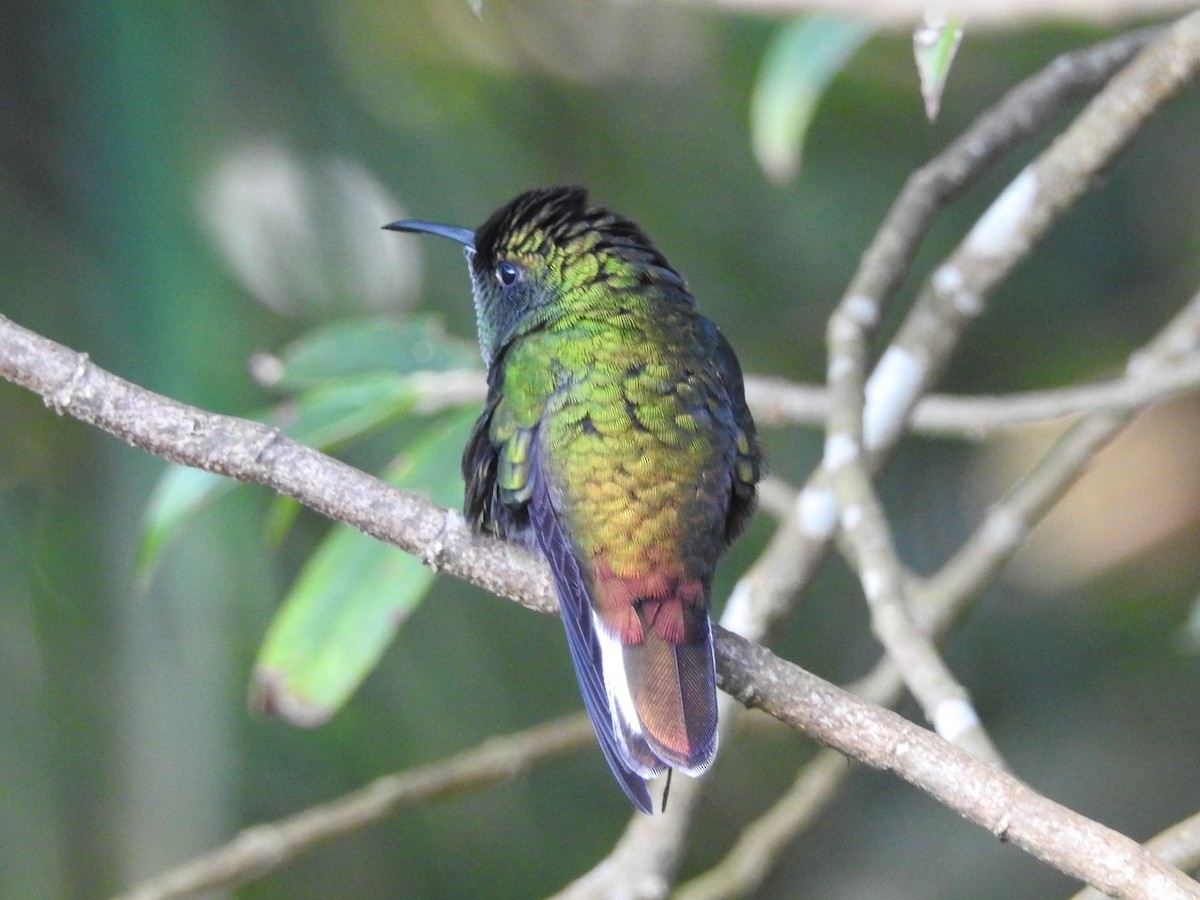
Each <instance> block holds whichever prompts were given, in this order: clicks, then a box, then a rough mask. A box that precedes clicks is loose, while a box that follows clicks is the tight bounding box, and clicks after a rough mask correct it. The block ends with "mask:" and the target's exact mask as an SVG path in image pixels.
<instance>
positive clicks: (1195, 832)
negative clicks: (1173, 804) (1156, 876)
mask: <svg viewBox="0 0 1200 900" xmlns="http://www.w3.org/2000/svg"><path fill="white" fill-rule="evenodd" d="M1145 847H1146V849H1147V850H1149V851H1150V852H1151V853H1153V854H1154V855H1155V856H1157V857H1158V858H1159V859H1161V860H1162V861H1163V862H1165V863H1167V864H1169V865H1172V866H1178V867H1179V868H1180V869H1182V870H1183V871H1185V872H1191V871H1193V870H1194V869H1197V868H1200V813H1196V814H1195V815H1194V816H1189V817H1188V818H1186V819H1184V820H1183V821H1182V822H1176V823H1175V824H1174V825H1172V826H1171V827H1170V828H1168V829H1167V830H1166V831H1164V832H1162V833H1160V834H1157V835H1155V836H1154V837H1152V838H1151V839H1150V840H1148V841H1147V842H1146V844H1145ZM1071 900H1104V895H1103V894H1101V893H1100V892H1099V891H1097V890H1095V889H1094V888H1084V889H1083V890H1082V891H1080V892H1079V893H1078V894H1076V895H1075V896H1074V897H1072V898H1071Z"/></svg>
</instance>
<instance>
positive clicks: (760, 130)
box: [750, 14, 871, 182]
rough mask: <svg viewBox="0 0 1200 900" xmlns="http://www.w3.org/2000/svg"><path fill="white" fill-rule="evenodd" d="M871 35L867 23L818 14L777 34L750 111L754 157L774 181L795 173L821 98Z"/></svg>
mask: <svg viewBox="0 0 1200 900" xmlns="http://www.w3.org/2000/svg"><path fill="white" fill-rule="evenodd" d="M870 35H871V29H870V28H869V27H867V26H866V25H863V24H861V23H858V22H848V21H845V20H842V19H835V18H831V17H830V16H825V15H820V14H817V15H810V16H804V17H803V18H800V19H797V20H795V21H794V22H792V23H790V24H788V25H785V26H784V27H783V28H781V29H780V30H779V32H778V33H777V34H776V35H775V38H774V39H773V40H772V42H771V45H770V47H768V48H767V52H766V56H765V57H764V58H763V63H762V68H761V69H760V70H759V73H758V81H757V83H756V84H755V86H754V97H753V99H752V101H751V109H750V133H751V139H752V140H753V142H754V156H755V158H756V159H757V160H758V164H759V166H761V167H762V169H763V171H764V172H766V174H767V177H768V178H770V179H771V180H772V181H777V182H787V181H791V180H792V179H794V178H795V177H796V175H797V173H799V171H800V157H801V152H802V149H803V145H804V137H805V134H806V133H807V132H808V126H809V123H810V122H811V121H812V118H813V115H814V114H815V113H816V109H817V104H818V102H819V101H820V99H821V95H822V94H823V93H824V91H825V88H826V87H827V86H828V84H829V82H830V81H831V80H832V79H833V76H834V75H836V74H837V73H838V72H839V71H840V70H841V68H842V66H844V65H845V64H846V61H847V60H849V59H850V57H851V56H853V55H854V53H855V51H857V50H858V48H859V47H861V46H862V44H863V42H864V41H865V40H866V39H867V38H868V37H870Z"/></svg>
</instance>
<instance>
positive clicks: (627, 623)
mask: <svg viewBox="0 0 1200 900" xmlns="http://www.w3.org/2000/svg"><path fill="white" fill-rule="evenodd" d="M384 227H386V228H390V229H392V230H394V231H411V232H424V233H428V234H437V235H442V236H443V237H448V238H450V239H452V240H455V241H457V242H459V243H460V244H463V245H465V246H466V256H467V262H468V266H469V269H470V273H471V285H472V289H473V293H474V298H475V314H476V320H477V324H478V328H479V347H480V350H481V351H482V354H483V361H484V363H485V364H486V365H487V370H488V373H487V383H488V394H487V401H486V403H485V406H484V409H483V413H482V414H481V415H480V417H479V420H478V422H476V423H475V427H474V430H473V431H472V433H471V438H470V440H469V441H468V443H467V447H466V450H465V451H464V453H463V460H462V470H463V477H464V479H465V480H466V518H467V520H468V521H469V522H470V523H471V524H472V525H473V526H474V527H476V528H478V529H480V530H485V531H490V532H492V533H495V534H497V535H499V536H501V537H503V538H507V539H509V540H514V541H519V542H521V543H523V544H525V545H527V546H529V547H531V548H535V549H536V550H538V551H540V552H541V554H542V555H543V556H544V557H545V558H546V560H547V561H548V562H549V564H550V570H551V572H552V574H553V579H554V585H555V588H556V591H557V594H558V601H559V606H560V607H561V609H562V618H563V623H564V625H565V626H566V631H567V643H568V645H569V646H570V650H571V658H572V661H573V662H574V664H575V674H576V676H577V677H578V679H579V687H580V690H581V692H582V693H583V699H584V703H585V705H586V706H587V710H588V713H589V714H590V716H591V719H592V725H593V726H594V727H595V730H596V737H597V738H598V739H599V742H600V747H601V749H602V750H603V751H604V756H605V758H606V759H607V760H608V764H609V766H610V767H611V768H612V770H613V774H614V775H616V777H617V780H618V782H619V783H620V784H621V787H622V788H623V789H624V791H625V793H626V794H627V795H628V796H629V799H630V800H632V801H633V803H634V804H635V805H636V806H637V807H638V809H640V810H642V811H643V812H647V813H649V812H651V811H652V806H651V802H650V793H649V791H648V790H647V787H646V779H648V778H651V777H654V776H655V775H658V774H660V773H661V772H663V770H664V769H667V768H671V769H679V770H680V771H683V772H685V773H687V774H689V775H696V774H699V773H700V772H701V771H703V770H704V769H705V768H706V767H707V766H708V765H709V764H711V763H712V761H713V758H714V756H715V755H716V752H717V694H716V670H715V665H714V658H713V639H712V631H711V628H710V626H709V617H708V611H709V604H710V598H711V594H712V580H713V571H714V568H715V566H716V561H717V557H718V556H720V555H721V553H722V552H723V551H724V550H725V549H726V548H727V547H728V546H729V544H730V542H731V541H732V540H733V539H734V538H735V537H736V536H737V535H738V533H739V532H740V531H741V530H742V527H743V525H744V524H745V522H746V520H747V519H748V518H749V516H750V514H751V513H752V512H753V510H754V505H755V485H756V483H757V482H758V480H759V477H760V474H761V471H762V453H761V450H760V448H759V445H758V440H757V438H756V436H755V429H754V420H753V419H752V418H751V416H750V411H749V409H747V407H746V399H745V392H744V389H743V387H742V372H741V367H740V366H739V365H738V360H737V357H736V356H735V355H734V352H733V350H732V348H731V347H730V346H729V344H728V342H727V341H726V340H725V338H724V337H723V336H722V335H721V333H720V332H719V331H718V330H717V328H716V326H715V325H713V323H712V322H710V321H709V320H708V319H706V318H705V317H704V316H702V315H700V313H699V312H698V311H697V310H696V301H695V300H694V299H693V297H692V295H691V294H690V293H689V292H688V289H687V286H686V285H685V284H684V280H683V278H682V276H680V274H679V273H678V272H676V271H675V270H674V269H673V268H672V267H671V265H670V264H669V263H668V262H667V260H666V259H665V258H664V257H663V255H662V254H661V253H659V252H658V251H657V250H656V249H654V247H653V245H652V244H651V243H650V240H649V239H648V238H647V237H646V235H645V234H643V233H642V230H641V229H640V228H638V226H637V225H635V224H634V223H633V222H630V221H629V220H628V219H624V218H621V217H620V216H617V215H615V214H613V213H611V212H609V211H608V210H605V209H602V208H600V207H596V206H589V205H588V202H587V194H586V192H585V191H583V190H582V189H580V188H551V189H547V190H537V191H529V192H528V193H524V194H521V195H520V196H519V197H517V198H516V199H515V200H513V201H511V202H510V203H508V204H507V205H505V206H503V207H501V208H500V209H499V210H497V211H496V212H495V213H494V214H493V215H492V216H491V218H489V219H488V220H487V221H486V222H485V223H484V224H483V225H482V226H481V227H480V228H479V229H478V230H477V231H474V232H472V231H470V230H468V229H466V228H456V227H453V226H449V225H438V224H434V223H430V222H413V221H401V222H393V223H392V224H390V225H386V226H384Z"/></svg>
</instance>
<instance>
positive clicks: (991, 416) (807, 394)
mask: <svg viewBox="0 0 1200 900" xmlns="http://www.w3.org/2000/svg"><path fill="white" fill-rule="evenodd" d="M1197 388H1200V360H1191V361H1188V362H1183V363H1180V364H1179V365H1178V366H1175V367H1173V368H1170V369H1166V370H1163V371H1162V372H1160V373H1158V374H1157V375H1156V376H1155V377H1154V378H1147V379H1145V380H1141V379H1139V380H1137V381H1131V380H1130V379H1128V378H1125V377H1121V378H1112V379H1109V380H1108V381H1098V382H1095V383H1093V384H1080V385H1071V386H1070V387H1062V388H1050V389H1047V390H1042V391H1019V392H1015V393H1012V394H997V395H990V396H989V395H980V394H973V395H971V396H960V395H954V394H927V395H925V396H924V397H922V398H921V399H920V400H918V401H917V405H916V407H915V408H914V409H913V412H912V420H911V421H910V423H909V431H911V432H912V433H913V434H924V435H930V436H939V437H952V438H960V439H964V440H968V441H981V440H985V439H986V438H989V437H991V436H992V435H994V434H995V433H996V432H998V431H1003V430H1005V429H1009V428H1019V427H1022V426H1025V425H1032V424H1035V423H1039V422H1052V421H1054V420H1057V419H1070V418H1075V417H1078V416H1083V415H1087V414H1088V413H1091V412H1100V411H1103V410H1111V409H1136V408H1140V407H1143V406H1145V405H1146V403H1147V401H1148V400H1150V399H1153V400H1162V399H1165V398H1167V397H1171V396H1174V395H1176V394H1183V393H1187V392H1189V391H1194V390H1196V389H1197ZM746 400H747V402H748V403H749V404H750V407H751V409H752V410H753V411H754V421H755V422H756V423H757V424H758V425H759V426H760V427H772V426H782V425H817V426H824V425H825V423H826V422H827V421H828V419H829V410H830V408H831V407H832V403H831V401H830V397H829V392H828V390H826V389H825V387H824V386H818V385H808V384H796V383H795V382H791V381H788V380H786V379H784V378H773V377H765V376H754V375H750V376H747V377H746Z"/></svg>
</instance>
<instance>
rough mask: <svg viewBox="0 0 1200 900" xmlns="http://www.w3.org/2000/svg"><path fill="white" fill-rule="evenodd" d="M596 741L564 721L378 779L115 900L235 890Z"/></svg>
mask: <svg viewBox="0 0 1200 900" xmlns="http://www.w3.org/2000/svg"><path fill="white" fill-rule="evenodd" d="M592 740H593V732H592V725H591V722H590V721H589V720H588V718H587V716H586V715H584V714H583V713H578V714H576V715H571V716H564V717H563V718H561V719H556V720H554V721H552V722H546V723H545V724H542V725H535V726H534V727H533V728H528V729H526V730H525V731H520V732H517V733H516V734H510V735H505V736H504V737H493V738H488V739H487V740H486V741H484V742H483V743H482V744H480V745H479V746H478V747H475V748H473V749H471V750H468V751H466V752H464V753H459V754H458V755H456V756H451V757H450V758H448V759H444V760H441V761H440V762H436V763H433V764H431V765H427V766H421V767H419V768H416V769H410V770H408V771H405V772H398V773H396V774H394V775H385V776H384V777H382V778H377V779H375V780H374V781H372V782H371V783H370V784H368V785H365V786H364V787H361V788H359V789H358V790H356V791H353V792H352V793H349V794H346V795H345V796H343V797H339V798H338V799H337V800H332V801H330V802H329V803H322V804H321V805H319V806H313V807H310V808H309V809H306V810H304V811H303V812H301V813H298V814H296V815H294V816H289V817H288V818H286V819H280V820H279V821H277V822H269V823H264V824H261V825H255V826H253V827H251V828H247V829H245V830H244V831H242V833H241V834H239V835H238V836H237V837H235V838H234V839H233V840H232V841H230V842H229V843H228V844H226V845H225V846H223V847H218V848H217V849H215V850H212V851H210V852H208V853H203V854H201V855H200V856H197V857H195V858H194V859H191V860H189V861H188V862H186V863H184V864H183V865H182V866H180V867H179V868H177V869H172V870H171V871H169V872H164V873H163V874H162V875H158V876H156V877H155V878H152V879H150V880H149V881H146V882H143V883H142V884H140V885H138V886H137V887H134V888H132V889H131V890H130V891H128V892H127V893H124V894H121V895H120V896H119V897H117V898H114V900H169V898H173V897H187V896H190V895H192V894H197V893H200V892H201V891H210V890H215V889H217V888H232V887H237V886H238V885H239V884H245V883H246V882H247V881H253V880H254V879H256V878H261V877H262V876H264V875H266V874H267V873H269V872H273V871H275V870H276V869H279V868H282V867H283V866H284V865H286V864H287V863H289V862H291V861H292V860H293V859H295V858H296V857H298V856H300V855H302V854H304V853H307V852H309V851H311V850H314V849H316V848H317V847H319V846H321V845H322V844H326V843H329V842H330V841H333V840H337V839H338V838H341V837H346V836H347V835H350V834H353V833H355V832H357V831H361V830H362V829H363V828H366V827H367V826H369V825H373V824H375V823H376V822H380V821H382V820H383V819H386V818H388V817H389V816H392V815H395V813H396V812H397V811H398V810H400V809H403V808H405V807H409V806H415V805H417V804H418V803H422V802H425V801H427V800H432V799H435V798H438V797H445V796H449V795H453V794H457V793H461V792H463V791H470V790H478V789H479V788H483V787H489V786H491V785H493V784H498V783H500V782H504V781H512V780H514V779H516V778H519V777H520V776H521V775H524V774H526V773H527V772H529V771H531V770H532V769H534V768H536V767H537V766H538V765H540V764H541V763H543V762H546V761H547V760H550V759H554V758H555V757H558V756H562V755H563V754H565V753H569V752H571V751H572V750H577V749H579V748H580V747H585V746H587V745H588V744H590V743H591V742H592Z"/></svg>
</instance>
